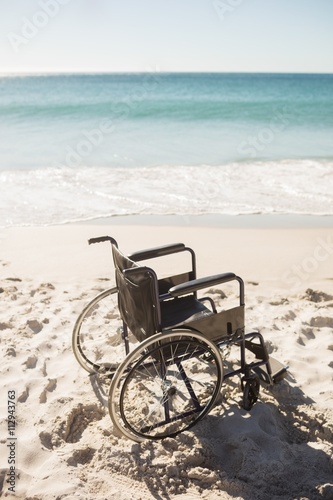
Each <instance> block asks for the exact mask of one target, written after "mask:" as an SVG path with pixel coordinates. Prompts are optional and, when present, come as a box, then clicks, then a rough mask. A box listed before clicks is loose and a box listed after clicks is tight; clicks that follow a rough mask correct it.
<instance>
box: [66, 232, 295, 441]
mask: <svg viewBox="0 0 333 500" xmlns="http://www.w3.org/2000/svg"><path fill="white" fill-rule="evenodd" d="M105 241H109V242H110V243H111V246H112V252H113V259H114V264H115V271H116V284H117V286H116V287H114V288H112V289H109V290H106V291H105V292H102V293H101V294H99V295H98V296H97V297H96V298H95V299H93V301H91V302H90V303H89V304H88V305H87V306H86V307H85V308H84V310H83V311H82V313H81V315H80V316H79V318H78V320H77V322H76V324H75V326H74V330H73V344H72V345H73V351H74V354H75V356H76V358H77V360H78V362H79V363H80V364H81V366H82V367H83V368H85V369H86V370H87V371H89V372H90V373H95V372H98V373H103V372H106V373H107V374H109V376H110V378H112V380H111V384H110V390H109V400H108V407H109V413H110V417H111V420H112V422H113V425H114V427H115V429H118V431H120V432H121V433H122V434H123V435H125V436H127V437H128V438H130V439H133V440H135V441H142V440H144V439H162V438H165V437H173V436H175V435H177V434H178V433H179V432H182V431H184V430H186V429H189V428H191V427H192V426H193V425H194V424H195V423H196V422H198V421H199V420H200V419H202V418H203V417H204V415H206V414H207V413H208V412H209V411H210V409H211V408H212V407H213V405H214V404H215V402H216V399H217V397H218V394H219V392H220V389H221V385H222V382H223V380H224V379H227V378H229V377H233V376H235V375H239V376H240V377H241V387H242V391H243V407H244V409H246V410H250V409H251V408H252V406H253V404H254V403H255V402H256V401H257V399H258V396H259V388H260V384H262V385H264V386H268V385H272V384H274V383H277V382H278V381H280V380H281V379H282V378H284V377H285V376H286V374H287V367H285V366H283V365H282V364H281V363H279V362H278V361H276V360H273V358H270V357H269V355H268V352H267V349H266V346H265V343H264V339H263V337H262V335H261V334H260V333H259V332H251V333H245V321H244V309H245V292H244V282H243V280H242V279H241V278H240V277H239V276H237V275H236V274H234V273H230V272H229V273H223V274H218V275H214V276H209V277H205V278H200V279H197V277H196V256H195V252H194V251H193V250H192V249H191V248H189V247H186V246H185V245H184V244H183V243H176V244H171V245H164V246H160V247H157V248H151V249H147V250H142V251H138V252H134V253H132V254H131V255H129V256H127V257H126V256H124V255H123V254H122V253H121V252H120V251H119V249H118V245H117V242H116V240H114V238H112V237H110V236H102V237H99V238H92V239H90V240H89V244H92V243H100V242H105ZM180 252H189V253H190V256H191V270H190V271H188V272H183V273H181V274H177V275H174V276H169V277H166V278H161V279H158V277H157V275H156V273H155V271H154V270H153V269H152V268H150V267H147V266H140V265H139V264H138V262H141V261H144V260H149V259H153V258H159V257H163V256H166V255H171V254H176V253H180ZM230 281H237V282H238V284H239V305H238V306H236V307H234V308H231V309H228V310H226V311H221V312H218V311H217V309H216V307H215V304H214V301H213V299H212V298H211V297H202V298H199V299H198V295H197V293H198V291H199V290H203V289H206V288H208V287H212V286H215V285H217V284H224V283H227V282H230ZM110 297H111V298H114V299H117V301H118V312H117V313H116V312H115V310H116V309H117V306H115V305H114V306H113V311H112V313H111V314H109V318H111V319H109V320H108V316H106V318H103V324H104V328H103V331H102V333H99V338H100V340H101V342H100V344H101V345H100V347H98V349H97V352H98V355H97V356H96V352H94V347H93V348H92V351H91V354H90V351H88V350H87V348H86V347H85V346H84V342H85V341H84V340H83V338H84V334H83V333H82V329H83V325H84V324H85V321H88V324H91V325H92V326H93V325H94V321H95V319H96V316H95V315H94V314H93V312H94V310H95V308H96V306H97V309H99V308H100V304H101V303H102V302H103V301H106V300H109V299H110ZM205 303H208V305H209V307H206V306H205ZM115 317H117V322H118V324H119V325H120V326H119V327H118V329H117V331H116V332H109V331H108V326H109V325H108V323H110V322H111V323H112V321H113V320H114V319H115ZM94 318H95V319H94ZM89 322H90V323H89ZM110 326H112V325H110ZM92 330H93V328H91V330H90V329H89V327H88V329H87V331H88V334H87V335H88V337H89V342H91V344H92V345H94V341H95V339H96V338H97V334H96V336H94V333H92ZM110 339H112V341H111V340H110ZM103 346H104V347H105V348H107V347H108V348H109V350H108V353H109V354H108V355H107V356H106V357H104V358H103V360H102V361H101V360H100V359H99V358H101V356H103V353H102V351H103ZM231 346H237V347H238V348H239V349H240V366H239V368H237V369H231V370H229V371H228V372H225V370H224V366H223V359H222V352H221V349H222V348H225V347H231ZM88 349H89V348H88ZM106 350H107V349H106ZM246 351H250V352H251V353H252V358H253V357H254V360H252V361H251V362H250V363H248V362H247V359H246ZM87 352H89V353H88V354H87ZM94 356H95V358H94ZM199 367H200V370H201V372H200V370H199ZM137 392H138V394H137Z"/></svg>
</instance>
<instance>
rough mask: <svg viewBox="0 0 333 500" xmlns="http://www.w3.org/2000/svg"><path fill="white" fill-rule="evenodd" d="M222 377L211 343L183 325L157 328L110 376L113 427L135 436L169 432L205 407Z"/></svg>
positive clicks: (176, 431) (184, 426)
mask: <svg viewBox="0 0 333 500" xmlns="http://www.w3.org/2000/svg"><path fill="white" fill-rule="evenodd" d="M207 355H209V357H210V359H209V361H207V359H206V358H207ZM222 380H223V366H222V359H221V354H220V351H219V349H218V348H217V347H216V346H215V344H214V343H212V342H211V341H209V340H207V339H206V338H205V337H204V336H203V335H201V334H198V333H195V332H191V331H188V330H177V331H175V330H172V331H169V332H163V333H158V334H156V335H154V336H152V337H150V338H149V339H147V340H145V341H144V342H142V343H141V344H140V345H139V346H138V347H137V348H136V349H135V350H134V351H133V352H132V353H130V354H129V355H128V356H127V358H126V359H125V360H124V362H123V363H122V364H121V365H120V366H119V368H118V370H117V372H116V374H115V376H114V378H113V380H112V382H111V386H110V392H109V412H110V417H111V420H112V422H113V425H114V427H115V430H119V431H120V432H121V433H122V434H123V435H125V436H126V437H128V438H130V439H133V440H134V441H138V442H140V441H143V440H145V439H163V438H165V437H174V436H176V435H177V434H179V433H180V432H182V431H185V430H187V429H189V428H191V427H192V426H193V425H194V424H195V423H197V422H198V421H199V420H201V419H202V418H203V417H204V415H206V414H207V413H208V412H209V410H210V409H211V408H212V406H213V404H214V402H215V400H216V398H217V396H218V394H219V392H220V389H221V384H222Z"/></svg>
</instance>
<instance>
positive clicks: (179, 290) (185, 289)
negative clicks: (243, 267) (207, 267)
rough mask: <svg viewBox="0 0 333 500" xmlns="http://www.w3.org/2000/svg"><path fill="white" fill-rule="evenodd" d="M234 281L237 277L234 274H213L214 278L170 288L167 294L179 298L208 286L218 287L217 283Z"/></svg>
mask: <svg viewBox="0 0 333 500" xmlns="http://www.w3.org/2000/svg"><path fill="white" fill-rule="evenodd" d="M234 279H237V276H236V274H234V273H223V274H215V275H214V276H207V277H206V278H200V279H197V280H192V281H186V282H185V283H181V284H180V285H177V286H173V287H172V288H170V290H169V293H170V295H172V297H179V296H180V295H186V294H187V293H192V292H196V291H197V290H201V289H202V288H207V287H208V286H214V285H218V284H219V283H227V282H228V281H232V280H234Z"/></svg>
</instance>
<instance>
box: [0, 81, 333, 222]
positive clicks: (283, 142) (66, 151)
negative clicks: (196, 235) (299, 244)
mask: <svg viewBox="0 0 333 500" xmlns="http://www.w3.org/2000/svg"><path fill="white" fill-rule="evenodd" d="M0 141H1V142H0V174H1V175H0V182H1V184H0V187H1V191H2V193H3V195H2V200H1V201H0V224H1V223H2V224H9V225H10V224H21V223H24V224H26V223H33V224H38V223H47V221H46V220H45V218H46V219H47V220H48V221H50V222H64V221H67V220H81V219H86V218H94V217H97V216H109V215H119V214H126V213H143V212H144V213H164V212H165V211H166V210H167V209H168V210H169V212H172V213H183V212H184V211H191V213H197V212H199V213H202V212H209V211H211V212H218V213H220V212H222V213H225V212H228V213H252V212H253V211H256V212H260V213H268V212H269V213H270V212H284V213H285V212H293V213H294V212H295V213H300V212H302V213H331V212H332V211H333V207H332V203H331V202H332V199H331V198H330V196H329V192H328V193H327V194H326V189H327V190H328V188H327V186H330V187H331V188H332V166H333V75H300V74H298V75H291V74H280V75H271V74H160V73H151V74H118V75H116V74H113V75H111V74H109V75H54V76H16V77H14V76H12V77H9V76H7V77H2V78H0ZM169 175H172V177H173V180H172V181H171V180H170V178H169ZM286 175H287V176H289V181H290V182H289V184H288V182H287V178H286ZM283 176H284V177H283ZM300 177H301V178H302V181H301V182H299V181H298V179H299V178H300ZM251 180H252V181H253V182H251ZM321 182H322V183H323V186H322V184H321ZM245 183H246V185H245ZM260 183H263V186H265V187H264V189H261V187H262V186H261V187H260ZM216 184H218V186H219V189H217V187H216ZM258 184H259V185H258ZM294 184H295V185H294ZM189 185H191V193H192V197H191V196H190V193H189V192H188V190H189ZM279 185H280V188H278V186H279ZM300 185H301V186H302V187H301V188H300ZM227 186H229V188H228V189H227ZM173 189H174V190H175V191H176V194H175V195H174V196H173V197H172V199H171V198H170V196H171V192H170V191H172V190H173ZM299 189H302V190H303V191H302V193H303V195H302V196H303V201H302V200H301V198H302V196H301V194H300V193H298V195H297V196H296V194H295V192H296V191H297V190H299ZM139 190H140V193H139V192H138V191H139ZM295 190H296V191H295ZM314 191H315V192H314ZM328 191H329V190H328ZM331 191H332V189H331ZM45 192H47V193H48V196H47V199H44V198H45ZM297 192H298V191H297ZM5 193H6V194H5ZM19 193H20V196H21V197H22V196H23V199H24V204H25V207H26V208H25V211H24V210H23V205H22V206H21V201H22V200H20V201H17V203H16V205H15V204H14V200H17V197H18V196H19ZM156 193H158V198H159V199H161V198H162V199H165V200H167V201H166V202H165V203H158V200H156V201H155V202H153V201H152V200H153V199H154V197H155V194H156ZM212 193H213V194H212ZM231 193H233V195H234V196H236V198H237V199H235V197H234V196H231ZM293 193H294V194H293ZM69 196H70V197H71V200H72V201H71V202H70V201H69V200H68V197H69ZM168 196H169V198H168ZM214 196H215V198H216V202H215V203H213V200H214ZM274 196H276V200H275V201H274ZM269 197H271V198H272V197H273V198H272V199H271V200H270V203H267V202H268V201H269V200H268V198H269ZM281 197H282V198H283V197H285V198H286V203H284V204H283V203H281ZM7 198H8V199H7ZM201 198H203V199H201ZM254 198H256V202H254V201H253V199H254ZM279 199H280V201H279ZM38 200H40V201H38ZM43 200H44V201H43ZM59 200H61V201H62V205H63V209H62V211H61V213H60V212H56V210H55V209H54V208H53V205H52V203H53V204H55V203H57V204H59ZM195 201H197V203H195ZM22 203H23V201H22ZM47 203H48V204H47ZM70 203H72V205H71V204H70ZM33 206H35V207H36V209H35V210H32V208H31V207H33ZM27 207H29V210H28V212H29V214H28V215H27ZM42 207H43V208H42ZM78 207H80V209H78ZM41 210H43V211H44V214H46V215H45V217H44V216H43V217H41V216H38V211H41ZM163 211H164V212H163ZM13 213H16V216H15V217H13V215H12V214H13ZM1 215H2V217H1ZM3 221H5V222H3Z"/></svg>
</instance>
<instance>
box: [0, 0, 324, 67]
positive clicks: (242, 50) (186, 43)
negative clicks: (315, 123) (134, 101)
mask: <svg viewBox="0 0 333 500" xmlns="http://www.w3.org/2000/svg"><path fill="white" fill-rule="evenodd" d="M0 16H1V17H0V72H1V73H13V72H14V73H15V72H24V73H34V72H39V73H40V72H42V73H45V72H141V71H149V72H151V71H161V72H173V71H176V72H179V71H180V72H192V71H193V72H196V71H208V72H209V71H211V72H302V73H333V28H332V26H333V0H0Z"/></svg>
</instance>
